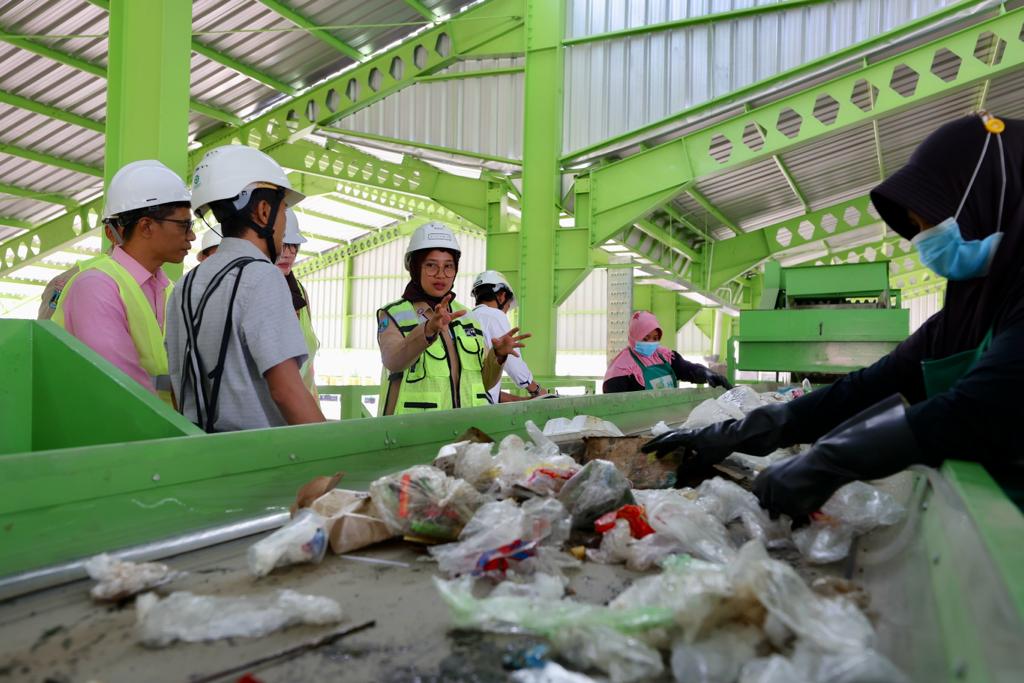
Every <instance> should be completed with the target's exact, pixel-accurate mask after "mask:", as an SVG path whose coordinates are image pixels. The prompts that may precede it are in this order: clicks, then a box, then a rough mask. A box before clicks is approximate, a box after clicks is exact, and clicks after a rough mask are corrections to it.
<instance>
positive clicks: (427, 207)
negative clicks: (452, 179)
mask: <svg viewBox="0 0 1024 683" xmlns="http://www.w3.org/2000/svg"><path fill="white" fill-rule="evenodd" d="M336 191H337V196H338V197H341V198H344V197H355V198H358V199H362V200H363V201H367V202H371V203H373V204H376V205H377V206H379V207H381V208H382V209H392V210H394V211H400V212H403V213H408V214H413V215H416V216H430V217H432V218H433V219H434V220H440V221H445V222H462V221H464V220H465V219H464V218H463V217H462V216H459V215H458V214H456V213H455V212H453V211H452V210H451V209H449V208H447V207H445V206H442V205H440V204H438V203H437V202H435V201H432V200H430V199H427V198H426V197H421V196H417V195H414V194H407V193H405V192H397V191H395V190H384V189H381V188H378V187H372V186H369V185H361V184H359V183H354V182H349V181H345V180H339V181H338V182H337V190H336Z"/></svg>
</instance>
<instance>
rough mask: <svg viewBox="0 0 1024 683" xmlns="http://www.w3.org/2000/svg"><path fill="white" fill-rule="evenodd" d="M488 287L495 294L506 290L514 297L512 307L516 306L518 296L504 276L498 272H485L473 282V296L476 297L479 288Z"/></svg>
mask: <svg viewBox="0 0 1024 683" xmlns="http://www.w3.org/2000/svg"><path fill="white" fill-rule="evenodd" d="M488 285H490V286H491V287H492V288H493V289H494V291H495V292H497V291H498V290H500V289H504V290H505V291H506V292H508V295H509V296H510V297H512V305H513V306H514V305H515V300H516V295H515V292H513V291H512V285H510V284H509V283H508V280H506V279H505V276H504V275H502V274H501V273H499V272H498V271H496V270H485V271H484V272H482V273H480V274H479V275H477V276H476V279H475V280H473V288H472V292H473V295H474V296H475V295H476V290H477V288H479V287H486V286H488Z"/></svg>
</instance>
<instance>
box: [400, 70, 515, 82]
mask: <svg viewBox="0 0 1024 683" xmlns="http://www.w3.org/2000/svg"><path fill="white" fill-rule="evenodd" d="M525 71H526V69H525V68H524V67H521V66H507V67H500V68H496V69H476V70H473V71H445V72H443V73H439V74H430V75H427V76H417V77H416V82H417V83H430V82H433V81H458V80H462V79H465V78H486V77H487V76H508V75H511V74H521V73H524V72H525Z"/></svg>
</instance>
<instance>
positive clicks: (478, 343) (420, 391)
mask: <svg viewBox="0 0 1024 683" xmlns="http://www.w3.org/2000/svg"><path fill="white" fill-rule="evenodd" d="M451 307H452V310H453V311H462V310H465V307H464V306H460V305H459V304H456V303H454V302H453V303H452V304H451ZM380 312H383V313H384V314H385V315H387V316H389V317H390V318H391V320H392V321H394V323H395V325H397V326H398V329H399V331H401V333H402V336H403V337H404V336H405V335H407V334H408V333H409V332H412V331H413V330H414V329H416V327H417V326H418V325H419V324H420V318H419V314H418V313H417V312H416V309H415V308H414V307H413V305H412V304H411V303H409V302H408V301H406V300H405V299H400V300H399V301H396V302H394V303H392V304H388V305H387V306H385V307H384V308H382V309H380V311H378V313H380ZM448 329H449V332H450V333H451V335H452V341H453V342H454V346H455V349H456V352H457V353H458V356H459V367H460V375H459V384H458V386H455V384H454V382H453V381H452V367H451V363H450V359H449V357H448V347H447V346H445V343H444V340H443V339H442V338H441V335H440V334H438V335H437V339H435V340H434V342H433V343H432V344H431V345H430V346H428V347H427V349H426V350H425V351H424V352H423V353H422V354H420V357H419V358H417V359H416V361H415V362H413V364H412V365H411V366H409V368H408V369H406V370H405V372H394V373H390V374H389V373H388V370H387V368H384V373H383V377H382V379H381V394H380V399H379V401H380V403H379V404H378V405H379V406H381V410H384V409H386V406H387V405H388V400H389V398H390V395H391V394H392V392H395V391H398V392H399V395H398V400H397V402H396V403H395V412H394V414H395V415H403V414H406V413H421V412H423V411H426V410H450V409H451V408H462V407H469V406H481V405H487V404H489V403H490V401H489V400H488V398H487V388H486V387H484V378H483V365H484V354H486V353H487V347H486V345H485V344H484V333H483V331H482V330H481V329H480V327H479V326H478V325H477V323H476V321H475V320H474V319H473V318H471V317H469V316H463V317H462V318H458V319H457V320H453V321H452V324H451V325H450V326H449V328H448Z"/></svg>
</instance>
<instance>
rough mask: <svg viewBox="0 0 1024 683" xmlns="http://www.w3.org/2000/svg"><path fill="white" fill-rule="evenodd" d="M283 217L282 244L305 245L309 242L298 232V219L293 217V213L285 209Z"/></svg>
mask: <svg viewBox="0 0 1024 683" xmlns="http://www.w3.org/2000/svg"><path fill="white" fill-rule="evenodd" d="M284 216H285V223H284V241H283V242H282V244H305V243H306V242H308V241H309V240H307V239H306V238H305V237H303V236H302V232H301V231H300V230H299V217H298V216H296V215H295V212H294V211H292V210H291V209H285V212H284Z"/></svg>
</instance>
